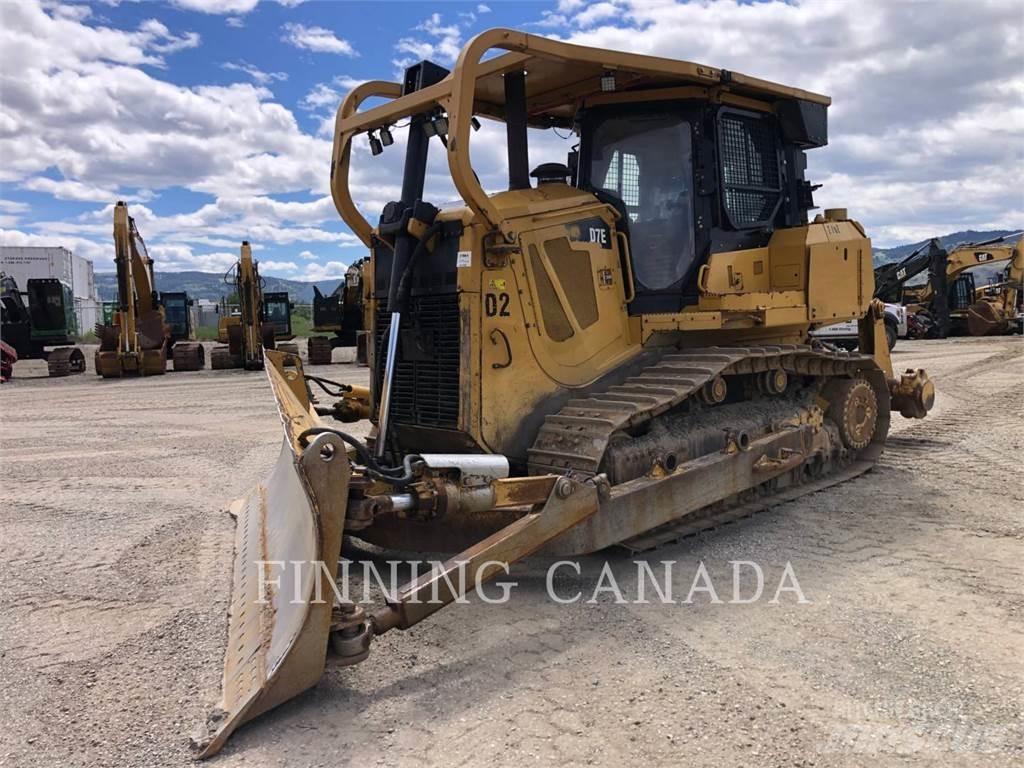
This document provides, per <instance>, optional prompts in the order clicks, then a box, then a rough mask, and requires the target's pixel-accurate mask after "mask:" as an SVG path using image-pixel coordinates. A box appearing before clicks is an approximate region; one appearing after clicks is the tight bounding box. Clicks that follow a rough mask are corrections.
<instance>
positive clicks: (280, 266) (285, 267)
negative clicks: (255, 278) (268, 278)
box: [260, 260, 299, 275]
mask: <svg viewBox="0 0 1024 768" xmlns="http://www.w3.org/2000/svg"><path fill="white" fill-rule="evenodd" d="M298 268H299V267H298V265H297V264H296V263H295V262H294V261H272V260H271V261H261V262H260V273H261V274H264V275H269V274H271V273H272V272H289V273H290V272H294V271H295V270H297V269H298Z"/></svg>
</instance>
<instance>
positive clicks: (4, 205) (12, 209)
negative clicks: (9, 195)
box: [0, 199, 29, 213]
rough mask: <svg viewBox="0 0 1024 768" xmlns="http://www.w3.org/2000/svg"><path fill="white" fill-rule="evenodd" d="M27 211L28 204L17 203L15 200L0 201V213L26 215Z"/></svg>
mask: <svg viewBox="0 0 1024 768" xmlns="http://www.w3.org/2000/svg"><path fill="white" fill-rule="evenodd" d="M28 209H29V207H28V203H19V202H18V201H17V200H2V199H0V211H4V212H5V213H26V212H27V211H28Z"/></svg>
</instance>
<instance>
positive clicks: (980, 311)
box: [903, 232, 1024, 338]
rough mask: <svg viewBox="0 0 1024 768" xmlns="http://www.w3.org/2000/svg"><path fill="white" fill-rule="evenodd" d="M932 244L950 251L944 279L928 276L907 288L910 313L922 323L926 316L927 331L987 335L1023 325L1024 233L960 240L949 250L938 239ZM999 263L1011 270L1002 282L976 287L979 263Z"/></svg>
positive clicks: (941, 335)
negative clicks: (963, 241)
mask: <svg viewBox="0 0 1024 768" xmlns="http://www.w3.org/2000/svg"><path fill="white" fill-rule="evenodd" d="M931 248H932V249H935V248H940V251H941V252H942V253H944V254H945V263H946V271H945V275H944V278H943V279H942V280H935V279H932V278H929V280H928V282H927V283H925V284H923V285H920V286H913V287H907V288H904V289H903V302H904V304H906V305H907V311H908V312H909V313H910V314H911V315H914V316H916V317H917V318H918V319H919V322H920V320H921V319H926V321H927V322H926V323H925V327H926V330H927V335H929V336H933V337H939V338H944V337H945V336H946V335H948V334H953V335H963V334H970V335H972V336H988V335H996V334H1005V333H1010V332H1013V331H1016V330H1017V329H1018V328H1019V323H1020V320H1019V315H1020V300H1021V297H1022V295H1024V291H1022V283H1024V235H1022V234H1021V233H1019V232H1018V233H1015V234H1012V235H1004V236H1002V237H997V238H994V239H992V240H986V241H984V242H980V243H961V244H960V245H957V246H956V247H954V248H953V249H952V250H948V251H946V250H945V249H941V247H940V246H939V245H938V241H937V240H933V241H932V243H931ZM1000 263H1006V269H1005V270H1004V271H1003V274H1002V276H1001V279H1000V280H999V281H998V282H996V283H994V284H989V285H983V286H980V287H979V286H977V285H976V282H975V279H974V278H975V271H976V270H975V267H979V266H982V265H995V264H1000ZM942 298H945V301H944V302H943V301H941V299H942Z"/></svg>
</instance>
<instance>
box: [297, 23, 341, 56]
mask: <svg viewBox="0 0 1024 768" xmlns="http://www.w3.org/2000/svg"><path fill="white" fill-rule="evenodd" d="M283 32H284V35H283V36H282V37H281V40H283V41H284V42H286V43H288V44H289V45H294V46H295V47H296V48H302V49H304V50H307V51H313V52H315V53H337V54H340V55H342V56H358V55H359V54H358V53H357V52H356V50H355V49H354V48H353V47H352V45H351V43H349V42H348V40H342V39H341V38H339V37H338V36H337V35H335V34H334V33H333V32H332V31H331V30H329V29H324V28H323V27H307V26H306V25H305V24H293V23H291V22H289V23H287V24H285V25H284V27H283Z"/></svg>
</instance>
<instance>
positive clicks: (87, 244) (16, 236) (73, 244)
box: [0, 229, 114, 269]
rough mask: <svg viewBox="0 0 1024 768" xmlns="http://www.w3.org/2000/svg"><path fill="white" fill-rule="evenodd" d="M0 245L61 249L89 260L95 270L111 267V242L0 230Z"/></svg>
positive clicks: (112, 255)
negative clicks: (104, 243) (106, 266)
mask: <svg viewBox="0 0 1024 768" xmlns="http://www.w3.org/2000/svg"><path fill="white" fill-rule="evenodd" d="M0 245H20V246H43V247H50V248H54V247H61V248H67V249H68V250H70V251H72V252H74V253H77V254H78V255H79V256H81V257H83V258H86V259H90V260H92V261H93V263H94V264H96V266H97V269H99V268H100V267H101V266H102V265H108V266H113V263H114V245H113V242H110V243H109V244H106V245H102V244H100V243H97V242H95V241H93V240H90V239H88V238H85V237H77V236H74V235H46V234H38V233H34V232H22V231H20V230H16V229H0Z"/></svg>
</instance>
